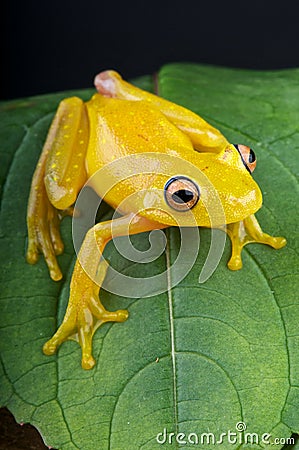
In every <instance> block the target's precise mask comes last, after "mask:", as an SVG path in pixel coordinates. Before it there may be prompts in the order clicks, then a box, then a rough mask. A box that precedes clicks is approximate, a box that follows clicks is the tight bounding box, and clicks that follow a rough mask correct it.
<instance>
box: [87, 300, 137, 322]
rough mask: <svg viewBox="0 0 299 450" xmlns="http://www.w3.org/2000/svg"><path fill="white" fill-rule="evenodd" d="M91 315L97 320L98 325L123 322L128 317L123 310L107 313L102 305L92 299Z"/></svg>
mask: <svg viewBox="0 0 299 450" xmlns="http://www.w3.org/2000/svg"><path fill="white" fill-rule="evenodd" d="M90 309H91V312H92V314H93V315H94V316H95V317H96V318H97V319H98V321H99V323H104V322H125V321H126V320H127V318H128V317H129V312H128V311H127V310H125V309H119V310H117V311H107V310H106V309H105V308H104V307H103V305H102V304H101V303H100V302H99V301H98V300H97V299H96V298H94V297H93V298H92V299H91V302H90Z"/></svg>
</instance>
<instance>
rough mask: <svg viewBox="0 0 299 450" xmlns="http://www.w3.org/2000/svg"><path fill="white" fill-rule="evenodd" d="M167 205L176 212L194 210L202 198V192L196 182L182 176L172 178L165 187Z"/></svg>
mask: <svg viewBox="0 0 299 450" xmlns="http://www.w3.org/2000/svg"><path fill="white" fill-rule="evenodd" d="M164 197H165V200H166V203H167V204H168V205H169V206H170V207H171V208H172V209H175V210H176V211H188V210H189V209H192V208H193V207H194V206H195V205H196V203H197V202H198V200H199V198H200V191H199V188H198V186H197V185H196V184H195V183H194V181H192V180H190V178H187V177H185V176H182V175H177V176H175V177H172V178H170V179H169V180H168V181H167V183H166V184H165V186H164Z"/></svg>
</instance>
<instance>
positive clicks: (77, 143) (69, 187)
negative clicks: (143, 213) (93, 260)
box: [26, 97, 89, 280]
mask: <svg viewBox="0 0 299 450" xmlns="http://www.w3.org/2000/svg"><path fill="white" fill-rule="evenodd" d="M88 134H89V131H88V120H87V113H86V109H85V106H84V103H83V102H82V100H81V99H79V98H76V97H72V98H68V99H65V100H63V101H62V102H61V103H60V105H59V108H58V110H57V113H56V115H55V117H54V120H53V122H52V125H51V127H50V130H49V133H48V136H47V139H46V142H45V144H44V147H43V150H42V153H41V156H40V158H39V161H38V164H37V167H36V170H35V172H34V175H33V178H32V184H31V190H30V195H29V201H28V209H27V227H28V248H27V255H26V257H27V261H28V262H29V263H30V264H35V263H36V262H37V260H38V254H39V253H40V252H41V253H43V255H44V257H45V260H46V263H47V265H48V268H49V271H50V276H51V278H52V279H53V280H59V279H61V277H62V274H61V271H60V268H59V266H58V263H57V259H56V255H59V254H61V253H62V252H63V242H62V240H61V237H60V231H59V225H60V218H61V216H63V215H64V212H66V213H71V209H70V207H71V205H72V203H74V201H75V199H76V196H77V194H78V192H79V190H80V189H81V187H82V185H83V184H84V181H85V179H86V173H85V168H84V167H85V164H84V159H85V154H86V148H87V141H88Z"/></svg>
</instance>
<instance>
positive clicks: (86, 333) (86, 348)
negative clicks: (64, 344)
mask: <svg viewBox="0 0 299 450" xmlns="http://www.w3.org/2000/svg"><path fill="white" fill-rule="evenodd" d="M92 335H93V330H92V327H91V326H89V325H85V326H83V327H80V328H79V330H78V338H79V344H80V346H81V349H82V359H81V365H82V368H83V369H85V370H89V369H92V368H93V367H94V365H95V360H94V358H93V356H92V353H91V352H92Z"/></svg>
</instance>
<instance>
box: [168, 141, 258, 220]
mask: <svg viewBox="0 0 299 450" xmlns="http://www.w3.org/2000/svg"><path fill="white" fill-rule="evenodd" d="M185 157H186V155H185ZM191 158H192V159H191ZM191 158H190V159H189V162H191V163H192V165H193V167H196V169H195V170H189V167H188V166H187V165H184V164H182V165H181V166H180V167H181V171H180V172H179V173H177V174H174V175H175V176H171V177H170V178H169V179H168V180H167V181H166V183H165V184H164V198H165V202H166V203H167V205H168V206H169V207H170V208H171V209H172V210H173V211H177V212H178V213H179V215H180V217H181V221H182V223H183V224H185V225H188V222H189V219H188V217H189V216H190V214H189V215H188V214H186V220H184V219H183V215H184V213H187V212H188V211H189V212H190V213H191V214H192V216H193V220H195V222H196V223H197V224H198V225H200V226H210V225H209V221H210V223H214V224H217V223H220V222H221V220H222V219H221V216H222V217H224V218H225V219H224V222H223V223H234V222H239V221H241V220H243V219H244V218H246V217H248V216H249V215H251V214H254V213H255V212H256V211H257V210H258V209H259V208H260V207H261V205H262V194H261V191H260V189H259V187H258V185H257V183H256V182H255V180H254V179H253V177H252V172H253V171H254V169H255V167H256V158H255V154H254V152H253V150H252V149H251V148H250V147H247V146H245V145H242V144H238V145H232V144H229V145H228V146H227V147H226V148H225V149H224V150H223V151H222V152H221V153H218V154H215V153H213V154H212V153H203V152H193V154H191ZM218 221H219V222H218Z"/></svg>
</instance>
